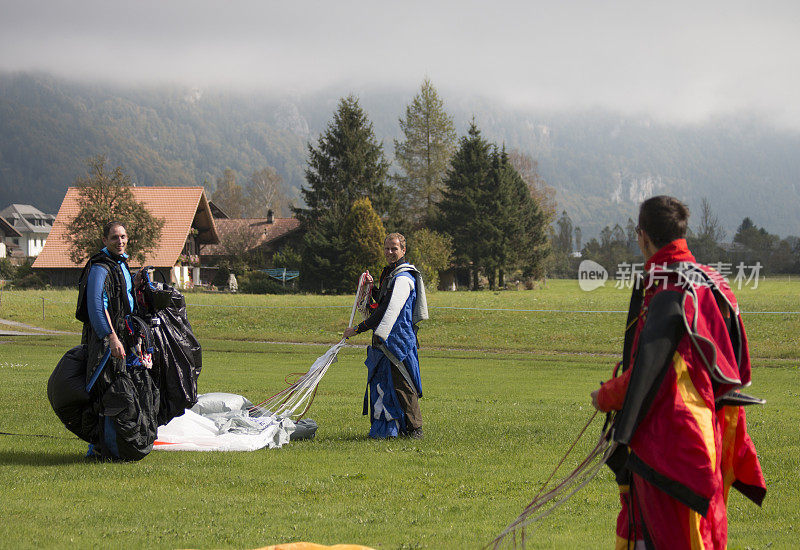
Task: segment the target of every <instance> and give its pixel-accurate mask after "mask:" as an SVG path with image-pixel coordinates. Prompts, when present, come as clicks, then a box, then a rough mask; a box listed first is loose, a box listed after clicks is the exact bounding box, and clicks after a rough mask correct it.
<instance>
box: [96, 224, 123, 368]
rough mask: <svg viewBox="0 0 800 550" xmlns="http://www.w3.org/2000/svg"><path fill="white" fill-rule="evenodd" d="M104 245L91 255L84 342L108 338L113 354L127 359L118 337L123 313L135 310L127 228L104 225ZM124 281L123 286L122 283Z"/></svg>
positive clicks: (118, 357) (116, 357)
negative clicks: (127, 250)
mask: <svg viewBox="0 0 800 550" xmlns="http://www.w3.org/2000/svg"><path fill="white" fill-rule="evenodd" d="M103 244H104V245H105V247H104V248H103V249H102V250H100V252H98V253H97V254H95V255H94V256H92V257H91V258H90V259H89V264H90V266H91V267H90V268H89V276H88V281H87V283H86V312H87V314H88V316H89V322H88V323H86V324H85V325H84V331H83V343H84V344H88V343H89V340H105V339H106V338H107V339H108V349H110V350H111V357H114V358H115V359H123V360H124V359H125V346H124V345H123V344H122V341H121V340H120V338H119V335H118V333H119V332H120V326H121V323H123V322H124V320H123V319H124V317H125V315H126V314H129V313H131V312H132V311H133V308H134V298H133V279H132V277H131V271H130V268H129V267H128V262H127V259H128V255H127V254H126V253H125V250H126V248H127V246H128V232H127V231H126V230H125V226H124V225H122V224H121V223H119V222H113V221H112V222H110V223H107V224H106V225H105V227H103ZM123 284H124V286H123Z"/></svg>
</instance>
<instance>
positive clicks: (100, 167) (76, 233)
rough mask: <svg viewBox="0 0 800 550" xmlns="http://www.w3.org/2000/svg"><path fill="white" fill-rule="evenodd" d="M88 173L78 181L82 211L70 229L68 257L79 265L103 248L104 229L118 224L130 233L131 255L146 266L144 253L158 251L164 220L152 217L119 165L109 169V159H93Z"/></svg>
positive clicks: (129, 245) (129, 252)
mask: <svg viewBox="0 0 800 550" xmlns="http://www.w3.org/2000/svg"><path fill="white" fill-rule="evenodd" d="M87 164H88V165H89V172H90V173H89V174H88V175H87V176H85V177H83V178H78V179H76V180H75V184H74V185H75V186H76V187H78V196H79V200H78V202H79V203H80V205H81V206H80V210H79V211H78V213H77V214H76V215H75V217H74V218H73V219H72V221H71V222H70V223H69V225H68V226H67V231H68V233H69V240H70V250H69V257H70V259H71V260H72V261H73V262H75V263H76V264H80V263H82V262H83V260H84V259H85V258H88V257H89V256H91V255H92V254H94V253H95V252H97V251H98V250H100V249H101V248H103V241H102V237H103V227H104V226H105V225H106V224H107V223H108V222H111V221H118V222H120V223H122V224H123V225H124V226H125V230H126V231H127V233H128V247H127V253H128V255H129V256H130V257H131V258H132V259H133V260H134V261H135V262H136V263H143V262H144V260H145V254H146V253H147V252H148V251H149V250H152V249H153V248H155V246H156V244H157V243H158V239H159V238H160V237H161V230H162V228H163V227H164V220H162V219H160V218H155V217H153V215H152V214H150V212H149V211H148V210H147V208H145V206H144V204H142V203H140V202H138V201H137V200H136V199H135V198H134V196H133V192H132V191H131V181H130V178H129V177H128V176H127V175H126V174H125V173H124V172H123V171H122V168H121V167H119V166H117V167H116V168H114V169H113V170H112V171H111V172H108V171H107V170H106V158H105V157H104V156H102V155H101V156H98V157H95V158H93V159H90V160H89V161H88V163H87Z"/></svg>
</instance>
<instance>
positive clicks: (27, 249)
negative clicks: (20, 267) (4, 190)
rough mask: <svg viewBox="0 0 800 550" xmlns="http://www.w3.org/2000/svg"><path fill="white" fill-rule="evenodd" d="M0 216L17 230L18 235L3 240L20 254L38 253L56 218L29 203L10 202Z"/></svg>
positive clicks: (34, 254) (35, 254) (36, 254)
mask: <svg viewBox="0 0 800 550" xmlns="http://www.w3.org/2000/svg"><path fill="white" fill-rule="evenodd" d="M0 217H3V218H5V219H6V220H8V222H9V223H10V224H11V225H12V226H13V227H14V229H16V230H17V232H19V234H20V236H18V237H17V236H7V237H6V238H5V241H6V246H7V247H9V248H16V249H18V250H19V251H20V253H21V255H22V256H38V255H39V252H41V251H42V248H44V242H45V240H47V236H48V235H49V234H50V230H51V229H52V228H53V221H54V220H55V219H56V217H55V216H54V215H53V214H45V213H44V212H42V211H41V210H39V209H38V208H35V207H33V206H31V205H29V204H12V205H11V206H9V207H8V208H5V209H4V210H2V211H0Z"/></svg>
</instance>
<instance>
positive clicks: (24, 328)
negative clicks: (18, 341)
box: [0, 319, 80, 336]
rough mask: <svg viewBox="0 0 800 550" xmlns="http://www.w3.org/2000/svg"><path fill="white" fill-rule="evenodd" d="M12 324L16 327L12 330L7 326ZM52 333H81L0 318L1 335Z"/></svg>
mask: <svg viewBox="0 0 800 550" xmlns="http://www.w3.org/2000/svg"><path fill="white" fill-rule="evenodd" d="M3 325H7V326H11V327H13V328H14V329H20V330H10V329H8V328H7V327H6V326H3ZM51 334H80V333H79V332H65V331H63V330H51V329H48V328H39V327H35V326H33V325H26V324H25V323H20V322H19V321H10V320H8V319H0V336H47V335H51Z"/></svg>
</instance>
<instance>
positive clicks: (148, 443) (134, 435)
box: [89, 315, 160, 461]
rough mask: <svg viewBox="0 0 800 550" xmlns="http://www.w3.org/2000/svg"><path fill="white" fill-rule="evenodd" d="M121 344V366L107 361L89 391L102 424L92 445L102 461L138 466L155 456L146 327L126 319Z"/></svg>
mask: <svg viewBox="0 0 800 550" xmlns="http://www.w3.org/2000/svg"><path fill="white" fill-rule="evenodd" d="M122 341H123V344H124V345H125V349H126V351H127V352H128V353H127V355H126V357H125V361H122V360H121V359H117V360H114V359H113V358H109V359H108V361H107V362H106V364H105V367H104V370H103V372H102V373H100V375H99V376H97V377H96V383H95V384H94V385H93V386H92V387H91V388H89V395H90V398H91V399H92V400H97V402H98V406H97V407H96V410H97V412H98V416H99V418H100V422H99V425H98V436H97V437H96V438H94V439H93V440H92V441H91V443H93V444H94V453H95V454H96V455H99V457H101V458H103V459H110V460H127V461H132V460H141V459H142V458H144V457H145V456H147V455H148V454H150V451H152V450H153V443H154V442H155V440H156V435H157V431H158V421H157V418H158V408H159V400H160V394H159V390H158V386H157V385H156V382H155V380H154V376H153V370H154V368H153V361H152V356H153V352H154V350H153V344H154V341H153V337H152V332H151V330H150V327H149V325H148V323H147V322H146V321H145V320H143V319H141V318H140V317H137V316H136V315H128V316H126V317H125V330H124V331H123V334H122ZM92 379H93V380H94V379H95V377H94V376H93V378H92ZM91 383H92V381H91V380H90V384H91Z"/></svg>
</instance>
